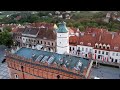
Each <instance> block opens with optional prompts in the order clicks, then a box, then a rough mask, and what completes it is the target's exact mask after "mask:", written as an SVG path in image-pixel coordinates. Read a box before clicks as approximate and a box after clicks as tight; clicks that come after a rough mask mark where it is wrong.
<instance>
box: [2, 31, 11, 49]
mask: <svg viewBox="0 0 120 90" xmlns="http://www.w3.org/2000/svg"><path fill="white" fill-rule="evenodd" d="M0 39H1V40H0V44H1V45H5V46H8V47H10V46H11V45H13V40H12V35H11V34H10V33H9V32H8V31H4V32H1V33H0Z"/></svg>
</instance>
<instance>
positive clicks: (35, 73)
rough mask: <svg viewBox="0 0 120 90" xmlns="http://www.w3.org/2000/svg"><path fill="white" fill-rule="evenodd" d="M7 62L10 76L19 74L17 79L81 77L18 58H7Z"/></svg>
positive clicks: (13, 77)
mask: <svg viewBox="0 0 120 90" xmlns="http://www.w3.org/2000/svg"><path fill="white" fill-rule="evenodd" d="M6 60H7V64H8V67H9V68H10V72H11V73H10V74H11V78H12V79H15V75H14V74H17V75H18V76H19V79H42V78H43V79H58V77H59V78H60V79H82V77H80V76H78V75H75V74H69V73H67V72H63V71H60V70H55V69H51V68H44V67H42V66H40V65H39V66H35V65H34V66H33V65H31V64H28V63H26V62H20V60H14V59H11V58H7V59H6ZM21 66H23V70H22V69H21Z"/></svg>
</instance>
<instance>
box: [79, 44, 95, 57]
mask: <svg viewBox="0 0 120 90" xmlns="http://www.w3.org/2000/svg"><path fill="white" fill-rule="evenodd" d="M77 50H80V56H81V57H84V58H87V57H89V56H88V54H89V53H90V52H91V53H92V52H93V47H90V46H82V45H77Z"/></svg>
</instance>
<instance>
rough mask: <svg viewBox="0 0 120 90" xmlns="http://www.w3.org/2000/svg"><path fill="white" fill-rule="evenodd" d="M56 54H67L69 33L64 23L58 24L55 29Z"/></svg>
mask: <svg viewBox="0 0 120 90" xmlns="http://www.w3.org/2000/svg"><path fill="white" fill-rule="evenodd" d="M57 53H58V54H65V53H69V31H68V29H67V27H66V23H65V22H61V23H59V26H58V29H57Z"/></svg>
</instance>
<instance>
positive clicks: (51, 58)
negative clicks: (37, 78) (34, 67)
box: [15, 48, 90, 71]
mask: <svg viewBox="0 0 120 90" xmlns="http://www.w3.org/2000/svg"><path fill="white" fill-rule="evenodd" d="M15 54H17V55H18V56H22V57H25V58H27V59H33V61H39V62H47V63H48V64H52V63H57V64H61V61H62V65H65V66H66V67H67V68H70V69H72V68H75V67H76V65H78V63H79V62H81V63H82V66H81V69H80V70H81V71H83V69H84V68H85V67H86V68H87V67H88V64H89V63H90V60H86V59H83V58H80V57H76V56H71V55H61V54H57V53H53V52H47V51H40V50H33V49H31V48H21V49H20V50H18V51H17V52H16V53H15Z"/></svg>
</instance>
